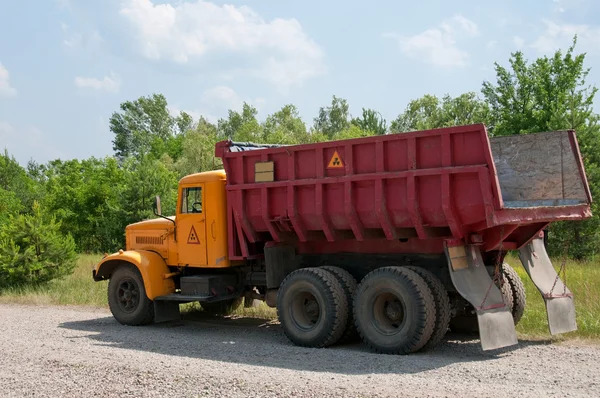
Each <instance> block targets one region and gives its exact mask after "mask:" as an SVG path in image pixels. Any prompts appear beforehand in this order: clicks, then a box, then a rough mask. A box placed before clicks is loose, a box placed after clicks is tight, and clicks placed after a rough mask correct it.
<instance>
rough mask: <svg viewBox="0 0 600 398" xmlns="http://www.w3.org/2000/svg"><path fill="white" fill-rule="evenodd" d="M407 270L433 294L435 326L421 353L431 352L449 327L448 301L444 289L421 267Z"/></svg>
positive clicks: (438, 281) (434, 277)
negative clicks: (420, 280) (413, 273)
mask: <svg viewBox="0 0 600 398" xmlns="http://www.w3.org/2000/svg"><path fill="white" fill-rule="evenodd" d="M407 268H408V269H410V270H413V271H415V272H416V273H417V274H419V276H420V277H421V278H423V279H424V280H425V282H426V283H427V286H429V289H431V293H432V294H433V300H434V301H435V313H436V317H435V326H434V327H433V333H432V334H431V338H430V339H429V341H428V342H427V343H426V344H425V345H424V346H423V348H422V350H423V351H426V350H431V349H433V348H435V347H436V346H438V345H439V344H440V343H441V341H442V339H443V338H444V336H445V335H446V332H447V331H448V328H449V326H450V299H449V298H448V293H447V292H446V288H445V287H444V285H443V284H442V282H441V281H440V280H439V279H438V277H437V276H435V275H434V274H433V273H431V272H429V271H427V270H426V269H424V268H421V267H407Z"/></svg>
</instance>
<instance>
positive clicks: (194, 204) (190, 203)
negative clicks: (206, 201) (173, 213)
mask: <svg viewBox="0 0 600 398" xmlns="http://www.w3.org/2000/svg"><path fill="white" fill-rule="evenodd" d="M182 197H183V201H182V203H181V212H182V213H202V188H201V187H194V188H184V189H183V195H182Z"/></svg>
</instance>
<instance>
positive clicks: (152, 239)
mask: <svg viewBox="0 0 600 398" xmlns="http://www.w3.org/2000/svg"><path fill="white" fill-rule="evenodd" d="M135 243H137V244H138V245H162V244H163V238H161V237H160V236H136V237H135Z"/></svg>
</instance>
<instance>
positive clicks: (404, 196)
mask: <svg viewBox="0 0 600 398" xmlns="http://www.w3.org/2000/svg"><path fill="white" fill-rule="evenodd" d="M216 155H217V156H218V157H220V158H222V160H223V164H224V168H225V171H226V173H227V201H228V211H229V251H230V257H231V258H232V259H243V258H252V257H255V256H257V255H260V254H261V253H262V248H263V247H264V244H265V243H267V242H293V243H294V244H295V245H296V246H297V248H298V250H299V251H304V252H315V253H318V252H330V253H331V252H333V253H336V252H372V253H402V252H406V253H441V252H443V242H444V240H445V239H451V240H455V239H465V240H466V241H467V242H471V243H480V244H482V248H483V251H484V252H485V251H490V250H494V249H496V248H498V247H500V244H502V248H504V249H516V248H518V247H520V246H522V245H523V244H525V243H526V242H527V241H529V240H530V239H531V238H532V237H533V236H535V235H536V234H537V233H538V232H539V231H540V230H541V229H543V228H544V227H546V225H547V224H548V223H549V222H552V221H558V220H580V219H583V218H587V217H589V216H590V215H591V213H590V203H591V195H590V191H589V187H588V184H587V180H586V177H585V172H584V168H583V164H582V161H581V156H580V153H579V148H578V145H577V141H576V138H575V133H574V132H572V131H555V132H548V133H539V134H529V135H517V136H508V137H498V138H492V139H489V138H488V135H487V131H486V128H485V126H484V125H482V124H477V125H468V126H458V127H451V128H442V129H435V130H427V131H418V132H410V133H399V134H390V135H384V136H374V137H367V138H360V139H352V140H343V141H332V142H324V143H318V144H308V145H294V146H270V145H257V144H248V143H234V142H231V141H223V142H219V143H217V145H216Z"/></svg>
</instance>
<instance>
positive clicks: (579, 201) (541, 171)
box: [490, 130, 592, 209]
mask: <svg viewBox="0 0 600 398" xmlns="http://www.w3.org/2000/svg"><path fill="white" fill-rule="evenodd" d="M490 144H491V149H492V154H493V157H494V163H495V166H496V172H497V176H498V181H499V184H500V191H501V195H502V201H501V202H503V204H502V205H501V206H502V207H503V208H504V209H528V208H540V207H542V208H543V207H550V208H554V207H565V206H566V207H569V206H576V207H580V206H585V205H589V204H590V203H591V201H592V196H591V194H590V189H589V186H588V182H587V178H586V176H585V171H584V167H583V162H582V159H581V155H580V152H579V146H578V145H577V139H576V137H575V132H573V131H570V130H569V131H552V132H547V133H536V134H523V135H513V136H503V137H494V138H490Z"/></svg>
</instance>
